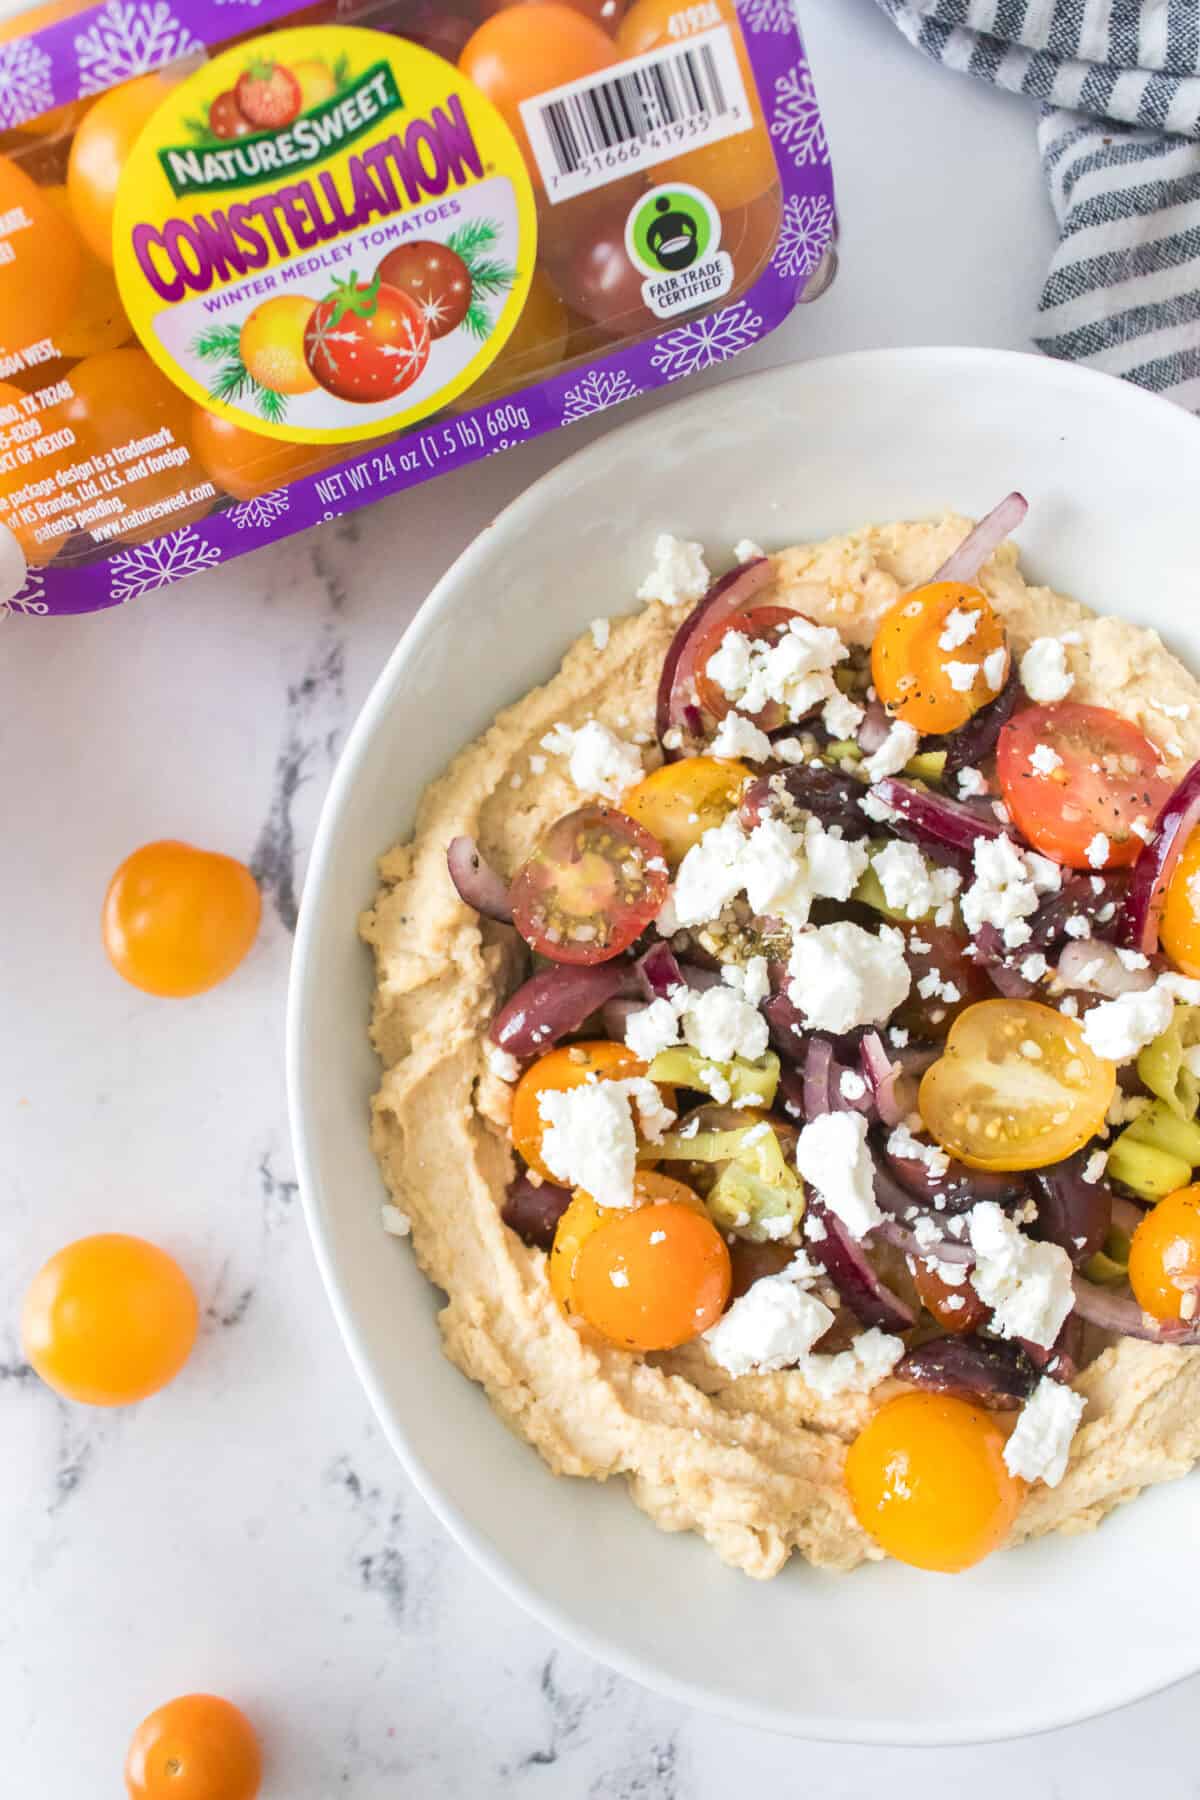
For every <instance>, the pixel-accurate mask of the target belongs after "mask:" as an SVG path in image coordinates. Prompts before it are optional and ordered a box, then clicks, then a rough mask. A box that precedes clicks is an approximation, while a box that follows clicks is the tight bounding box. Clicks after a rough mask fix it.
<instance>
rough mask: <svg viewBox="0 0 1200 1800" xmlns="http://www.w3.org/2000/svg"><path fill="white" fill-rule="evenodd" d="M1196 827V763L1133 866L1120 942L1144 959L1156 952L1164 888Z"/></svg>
mask: <svg viewBox="0 0 1200 1800" xmlns="http://www.w3.org/2000/svg"><path fill="white" fill-rule="evenodd" d="M1198 824H1200V762H1198V763H1193V764H1192V766H1191V768H1190V769H1189V770H1188V772H1187V774H1186V775H1185V776H1184V778H1183V780H1182V781H1181V782H1180V784H1179V786H1178V787H1177V788H1176V789H1175V792H1174V793H1173V794H1172V795H1171V798H1170V799H1169V800H1168V801H1167V803H1166V805H1165V806H1164V807H1163V809H1162V811H1161V812H1160V813H1159V815H1158V820H1157V822H1156V824H1155V827H1154V836H1153V837H1152V838H1151V839H1150V842H1149V843H1148V844H1147V845H1146V848H1145V849H1144V850H1143V851H1142V852H1141V855H1140V856H1139V857H1138V859H1137V861H1136V862H1135V863H1134V865H1133V873H1132V875H1131V876H1130V879H1129V893H1128V895H1127V896H1126V900H1125V910H1124V914H1123V916H1122V920H1121V934H1120V935H1121V942H1122V943H1124V944H1130V945H1132V947H1133V948H1134V949H1135V950H1142V951H1144V952H1145V954H1146V955H1147V956H1150V955H1152V954H1153V952H1154V951H1155V950H1157V949H1158V928H1159V925H1160V923H1161V921H1162V910H1163V905H1164V903H1165V901H1166V898H1167V888H1168V887H1169V885H1170V881H1171V877H1172V875H1173V874H1174V873H1175V866H1176V864H1177V863H1178V861H1179V858H1180V857H1181V856H1182V854H1183V850H1184V846H1185V845H1186V843H1187V841H1188V839H1189V838H1190V837H1191V835H1192V832H1193V831H1194V830H1195V829H1196V826H1197V825H1198Z"/></svg>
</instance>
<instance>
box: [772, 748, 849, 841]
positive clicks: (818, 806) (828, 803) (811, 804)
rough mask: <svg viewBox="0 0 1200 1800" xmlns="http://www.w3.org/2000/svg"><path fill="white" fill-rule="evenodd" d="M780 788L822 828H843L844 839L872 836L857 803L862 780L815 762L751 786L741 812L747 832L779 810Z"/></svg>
mask: <svg viewBox="0 0 1200 1800" xmlns="http://www.w3.org/2000/svg"><path fill="white" fill-rule="evenodd" d="M779 788H782V789H783V791H784V793H786V794H787V795H788V797H789V798H790V799H791V800H792V801H794V802H795V804H796V806H798V807H799V808H800V809H801V810H802V811H803V812H810V813H812V814H814V816H815V817H816V818H818V819H820V821H821V823H822V824H823V825H840V826H841V828H842V836H843V837H845V838H864V837H867V836H868V835H869V834H870V830H871V826H870V822H869V821H868V819H867V818H866V816H865V814H864V813H863V811H862V809H861V808H860V806H859V804H858V803H859V801H860V800H861V799H862V797H863V794H864V793H865V792H866V789H865V788H864V787H863V785H862V783H861V781H855V780H854V779H853V778H852V777H851V776H849V775H843V774H842V773H841V771H840V770H839V769H835V768H834V767H832V765H831V764H829V763H815V762H806V763H797V764H796V766H795V767H794V768H789V769H784V770H783V771H782V773H781V774H779V775H772V776H770V777H767V776H762V777H761V778H760V779H759V780H758V781H755V782H752V783H751V785H750V786H749V787H748V788H747V789H746V792H745V794H744V795H743V797H742V804H741V810H740V813H739V817H740V819H741V821H742V824H743V825H744V826H745V827H746V829H747V831H752V830H753V829H754V827H755V825H757V824H758V822H759V820H760V819H762V818H764V817H766V816H767V815H768V814H769V813H771V812H775V811H778V810H780V808H779V801H778V798H777V790H778V789H779Z"/></svg>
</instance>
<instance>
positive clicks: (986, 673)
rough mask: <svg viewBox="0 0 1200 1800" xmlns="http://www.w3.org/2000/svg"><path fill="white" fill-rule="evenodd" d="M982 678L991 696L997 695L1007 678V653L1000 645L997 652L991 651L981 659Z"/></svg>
mask: <svg viewBox="0 0 1200 1800" xmlns="http://www.w3.org/2000/svg"><path fill="white" fill-rule="evenodd" d="M983 678H984V680H985V681H986V682H987V684H988V686H989V687H990V688H991V690H992V692H993V694H998V693H999V692H1000V689H1001V688H1002V687H1003V686H1004V683H1005V681H1006V680H1007V678H1008V651H1007V650H1006V649H1005V648H1004V646H1003V644H1001V646H1000V648H999V649H998V650H991V651H989V652H988V654H987V655H986V656H985V657H984V659H983Z"/></svg>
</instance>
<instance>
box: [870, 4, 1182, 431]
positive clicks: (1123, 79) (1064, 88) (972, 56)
mask: <svg viewBox="0 0 1200 1800" xmlns="http://www.w3.org/2000/svg"><path fill="white" fill-rule="evenodd" d="M879 4H880V5H881V6H882V7H883V9H884V11H885V12H887V13H889V14H890V15H891V17H892V18H893V19H894V20H895V22H896V24H897V25H898V26H899V27H900V29H901V31H903V33H904V35H905V36H906V37H907V38H908V39H909V40H910V41H911V42H912V43H913V44H915V45H916V47H917V49H919V50H922V51H924V53H925V54H926V55H927V56H930V57H932V58H934V60H935V61H937V62H941V63H944V64H945V65H946V67H947V68H951V69H957V70H959V71H961V72H963V73H965V74H968V75H975V76H978V77H979V78H980V79H981V80H984V81H991V82H995V83H997V84H998V85H999V86H1001V87H1005V88H1010V89H1011V90H1012V91H1013V92H1014V93H1018V94H1026V95H1028V96H1029V98H1030V99H1032V100H1036V101H1037V102H1038V103H1039V107H1040V121H1039V124H1038V145H1039V148H1040V150H1041V156H1042V166H1043V169H1044V170H1045V174H1046V178H1047V181H1048V183H1049V187H1050V198H1051V201H1052V202H1053V205H1054V211H1055V213H1056V215H1057V218H1058V227H1059V244H1058V249H1057V251H1056V253H1055V256H1054V260H1053V263H1052V264H1051V267H1050V273H1049V275H1048V276H1047V279H1046V285H1045V287H1044V288H1043V290H1042V297H1041V300H1040V302H1039V305H1038V313H1037V321H1036V326H1035V329H1034V333H1033V337H1034V342H1035V343H1036V344H1037V346H1038V348H1039V349H1041V350H1044V351H1046V352H1047V353H1048V354H1049V355H1051V356H1062V357H1067V358H1070V359H1072V360H1074V361H1079V362H1084V363H1090V364H1091V365H1092V366H1093V367H1094V368H1097V369H1104V370H1105V371H1107V372H1108V373H1109V374H1112V375H1121V376H1124V377H1125V378H1126V380H1128V381H1135V382H1137V383H1138V384H1139V385H1140V386H1142V387H1146V388H1150V389H1152V390H1153V391H1154V392H1156V393H1160V394H1164V395H1166V396H1167V397H1168V398H1169V399H1171V400H1176V401H1178V402H1179V403H1180V404H1181V405H1183V406H1188V407H1191V408H1192V409H1193V410H1194V411H1198V412H1200V0H879Z"/></svg>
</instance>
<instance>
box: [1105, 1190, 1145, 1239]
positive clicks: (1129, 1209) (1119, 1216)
mask: <svg viewBox="0 0 1200 1800" xmlns="http://www.w3.org/2000/svg"><path fill="white" fill-rule="evenodd" d="M1145 1216H1146V1208H1145V1207H1144V1206H1139V1205H1138V1204H1137V1201H1136V1200H1130V1199H1128V1198H1127V1197H1126V1196H1125V1195H1124V1194H1114V1195H1113V1197H1112V1222H1113V1229H1114V1230H1115V1231H1123V1232H1124V1233H1125V1236H1126V1237H1132V1236H1133V1234H1134V1232H1135V1231H1136V1230H1137V1228H1138V1226H1139V1225H1140V1224H1141V1222H1142V1220H1143V1219H1144V1218H1145Z"/></svg>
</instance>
